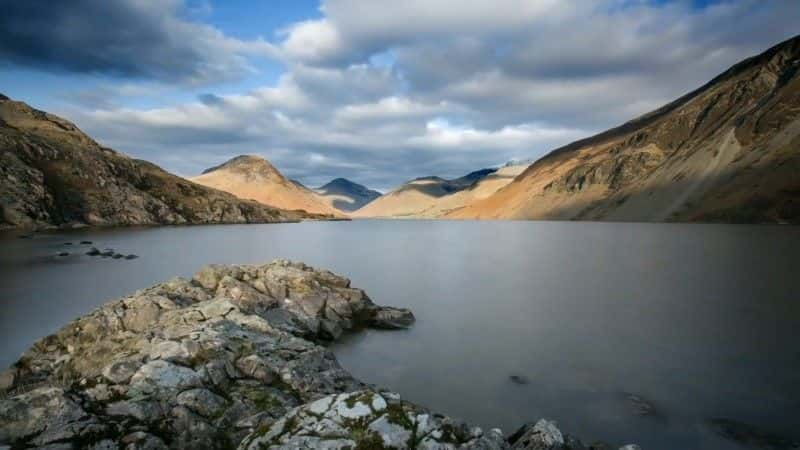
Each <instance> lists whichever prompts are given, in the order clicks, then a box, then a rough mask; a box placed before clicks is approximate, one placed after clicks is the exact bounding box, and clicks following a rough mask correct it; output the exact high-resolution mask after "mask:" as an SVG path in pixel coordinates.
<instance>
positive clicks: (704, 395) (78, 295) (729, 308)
mask: <svg viewBox="0 0 800 450" xmlns="http://www.w3.org/2000/svg"><path fill="white" fill-rule="evenodd" d="M80 240H91V241H93V245H94V246H97V247H99V248H101V249H102V248H104V247H111V248H114V249H116V250H117V251H120V252H121V253H135V254H137V255H140V258H139V259H136V260H132V261H126V260H109V259H99V258H92V257H89V256H85V255H83V252H85V250H86V249H85V248H80V246H78V248H76V246H75V245H73V246H64V245H63V244H64V243H65V242H67V241H69V242H73V243H77V242H78V241H80ZM60 251H68V252H71V253H72V254H71V255H70V256H67V257H56V256H54V255H55V254H56V253H58V252H60ZM798 254H800V228H791V227H768V226H719V225H678V224H674V225H673V224H666V225H650V224H611V223H561V222H434V221H354V222H350V223H347V222H330V223H326V222H313V223H312V222H309V223H301V224H286V225H243V226H233V225H231V226H204V227H167V228H143V229H124V230H101V231H97V230H93V231H77V232H70V233H56V234H46V235H37V236H36V237H35V238H34V239H30V240H27V239H16V238H15V237H13V236H6V237H5V238H2V239H0V302H2V305H3V313H2V315H0V365H2V366H6V365H8V364H10V363H12V362H13V361H14V360H15V359H16V358H17V357H18V355H19V354H20V352H21V351H23V350H24V349H25V348H26V347H27V346H29V345H30V344H31V343H32V342H33V340H35V339H36V338H38V337H40V336H42V335H45V334H47V333H49V332H52V331H55V330H56V329H58V328H59V327H61V326H63V325H64V324H65V323H66V322H67V321H68V320H70V319H72V318H74V317H76V316H78V315H80V314H83V313H85V312H87V311H89V310H91V309H93V308H94V307H95V306H97V305H98V304H100V303H101V302H102V301H104V300H106V299H110V298H113V297H118V296H122V295H125V294H128V293H130V292H132V291H134V290H136V289H140V288H142V287H145V286H147V285H150V284H153V283H155V282H158V281H160V280H163V279H166V278H169V277H172V276H175V275H180V276H189V275H191V273H192V272H194V271H195V270H196V269H197V268H199V267H200V266H202V265H203V264H207V263H260V262H266V261H269V260H271V259H273V258H277V257H282V258H289V259H295V260H302V261H304V262H306V263H308V264H310V265H314V266H319V267H326V268H329V269H331V270H333V271H336V272H339V273H341V274H343V275H346V276H348V277H350V278H351V279H352V280H353V284H354V285H355V286H358V287H362V288H364V289H365V290H366V291H367V292H368V293H369V295H370V296H371V297H372V298H373V300H375V302H377V303H383V304H391V305H397V306H407V307H410V308H412V309H413V311H414V313H415V315H416V317H417V320H418V321H417V323H416V325H415V326H414V327H413V328H412V329H410V330H408V331H401V332H379V331H367V332H364V333H361V334H356V335H351V336H349V337H348V338H347V339H345V340H344V341H343V342H341V343H339V344H336V345H335V346H334V350H335V352H336V353H337V355H338V357H339V359H340V361H341V362H342V364H343V365H344V366H345V367H346V368H348V369H349V370H351V372H352V373H353V374H354V375H355V376H357V377H359V378H361V379H362V380H364V381H367V382H370V383H376V384H379V385H382V386H386V387H388V388H391V389H393V390H396V391H398V392H400V393H401V394H403V396H404V397H405V398H407V399H410V400H413V401H417V402H419V403H421V404H423V405H426V406H428V407H431V408H433V409H435V410H438V411H441V412H444V413H447V414H450V415H454V416H459V417H462V418H465V419H468V420H470V421H472V422H475V423H477V424H480V425H482V426H484V427H495V426H499V427H501V428H502V429H503V430H504V431H505V432H511V431H513V429H514V428H516V427H517V426H519V425H520V424H522V423H523V422H525V421H529V420H533V419H537V418H539V417H548V418H552V419H556V420H557V421H558V422H559V424H560V425H561V426H562V428H563V429H565V430H568V431H570V432H572V433H574V434H576V435H578V436H581V437H584V438H594V439H602V440H606V441H610V442H611V443H614V444H623V443H627V442H638V443H639V444H641V445H642V446H643V448H646V449H675V448H696V449H705V448H708V449H727V448H739V447H737V446H736V445H735V444H733V443H730V442H726V441H724V440H722V439H720V438H718V437H717V436H715V435H714V434H713V433H711V432H710V431H709V430H708V428H707V427H706V426H705V425H704V421H705V420H706V419H707V418H710V417H726V418H733V419H737V420H740V421H744V422H748V423H753V424H755V425H759V426H761V427H764V428H766V429H767V430H770V431H773V432H775V433H780V434H784V435H788V436H793V433H794V437H797V433H798V424H799V423H800V422H798V418H800V346H798V345H797V343H796V340H797V331H796V329H797V327H798V325H800V297H799V296H798V292H800V289H799V288H800V279H798V274H800V262H798V258H797V255H798ZM511 374H517V375H521V376H524V377H526V378H527V379H529V380H530V383H529V384H527V385H519V384H515V383H512V382H511V381H510V380H509V375H511ZM628 393H633V394H636V395H639V396H641V397H643V398H645V399H647V400H648V401H649V402H651V403H652V404H653V405H654V406H655V407H656V408H657V410H658V411H659V413H660V414H659V415H657V416H652V417H639V416H636V415H634V414H633V413H632V411H631V407H630V405H629V402H628V400H627V398H626V395H627V394H628Z"/></svg>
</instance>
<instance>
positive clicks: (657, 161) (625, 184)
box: [448, 36, 800, 223]
mask: <svg viewBox="0 0 800 450" xmlns="http://www.w3.org/2000/svg"><path fill="white" fill-rule="evenodd" d="M798 69H800V36H798V37H795V38H793V39H790V40H788V41H786V42H783V43H781V44H779V45H777V46H775V47H773V48H771V49H769V50H767V51H765V52H764V53H762V54H760V55H758V56H755V57H752V58H749V59H747V60H745V61H742V62H741V63H739V64H736V65H735V66H733V67H731V68H730V69H729V70H727V71H726V72H724V73H722V74H721V75H719V76H718V77H716V78H714V79H713V80H711V81H710V82H709V83H707V84H706V85H704V86H702V87H701V88H699V89H697V90H695V91H693V92H691V93H689V94H687V95H685V96H683V97H681V98H679V99H678V100H676V101H674V102H672V103H670V104H668V105H666V106H664V107H662V108H660V109H658V110H656V111H653V112H651V113H649V114H645V115H644V116H642V117H639V118H637V119H635V120H632V121H630V122H628V123H625V124H624V125H622V126H620V127H617V128H614V129H611V130H608V131H606V132H604V133H601V134H598V135H596V136H593V137H590V138H588V139H584V140H582V141H578V142H574V143H572V144H570V145H567V146H565V147H563V148H560V149H557V150H555V151H553V152H551V153H550V154H549V155H547V156H545V157H544V158H542V159H540V160H538V161H537V162H536V163H534V164H533V165H531V166H530V167H529V168H528V169H527V170H526V171H525V172H524V173H523V174H522V175H520V176H519V177H518V178H517V179H516V180H515V181H514V182H513V183H510V184H509V185H508V186H506V187H505V188H503V189H501V190H499V191H498V192H497V193H495V194H494V195H492V196H490V197H489V198H486V199H484V200H479V201H477V202H474V203H471V204H469V205H467V206H465V207H464V208H461V209H459V210H457V211H453V212H451V213H450V214H449V215H448V217H452V218H515V219H516V218H524V219H571V220H625V221H708V222H745V223H753V222H778V223H787V222H788V223H800V176H798V174H800V71H799V70H798Z"/></svg>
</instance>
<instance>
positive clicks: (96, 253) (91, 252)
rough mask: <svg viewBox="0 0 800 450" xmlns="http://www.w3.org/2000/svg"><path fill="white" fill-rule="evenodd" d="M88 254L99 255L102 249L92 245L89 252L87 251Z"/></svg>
mask: <svg viewBox="0 0 800 450" xmlns="http://www.w3.org/2000/svg"><path fill="white" fill-rule="evenodd" d="M86 254H87V255H89V256H97V255H99V254H100V250H98V249H97V248H96V247H92V248H91V249H90V250H89V251H88V252H86Z"/></svg>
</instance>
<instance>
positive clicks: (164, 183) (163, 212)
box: [0, 96, 308, 228]
mask: <svg viewBox="0 0 800 450" xmlns="http://www.w3.org/2000/svg"><path fill="white" fill-rule="evenodd" d="M304 217H308V216H307V215H306V214H303V213H300V212H290V211H283V210H279V209H276V208H270V207H266V206H264V205H260V204H258V203H255V202H250V201H242V200H239V199H237V198H236V197H234V196H232V195H230V194H227V193H224V192H220V191H217V190H215V189H209V188H207V187H203V186H200V185H197V184H194V183H191V182H189V181H187V180H184V179H183V178H180V177H177V176H175V175H172V174H170V173H167V172H165V171H164V170H162V169H161V168H159V167H158V166H156V165H154V164H151V163H148V162H146V161H141V160H136V159H132V158H129V157H127V156H125V155H123V154H121V153H118V152H115V151H114V150H111V149H109V148H105V147H102V146H100V145H99V144H97V143H96V142H95V141H93V140H92V139H91V138H90V137H89V136H87V135H86V134H84V133H83V132H81V131H80V130H79V129H78V128H77V127H76V126H75V125H73V124H72V123H70V122H68V121H66V120H64V119H62V118H60V117H56V116H54V115H52V114H48V113H46V112H43V111H39V110H36V109H33V108H31V107H30V106H28V105H26V104H25V103H22V102H16V101H12V100H10V99H9V98H8V97H5V96H0V228H16V227H24V228H42V227H50V226H58V225H65V226H70V225H72V226H77V225H83V224H85V225H96V226H109V225H154V224H199V223H245V222H283V221H296V220H300V219H302V218H304Z"/></svg>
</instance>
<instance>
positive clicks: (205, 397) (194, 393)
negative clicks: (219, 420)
mask: <svg viewBox="0 0 800 450" xmlns="http://www.w3.org/2000/svg"><path fill="white" fill-rule="evenodd" d="M177 403H178V404H179V405H182V406H185V407H187V408H189V409H190V410H192V411H193V412H195V413H197V414H199V415H201V416H203V417H212V418H213V417H216V416H218V415H219V414H220V413H221V412H222V411H223V410H224V408H225V406H226V404H227V402H226V401H225V399H224V398H222V397H220V396H219V395H216V394H214V393H213V392H211V391H209V390H208V389H189V390H188V391H183V392H181V393H180V394H178V397H177Z"/></svg>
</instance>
